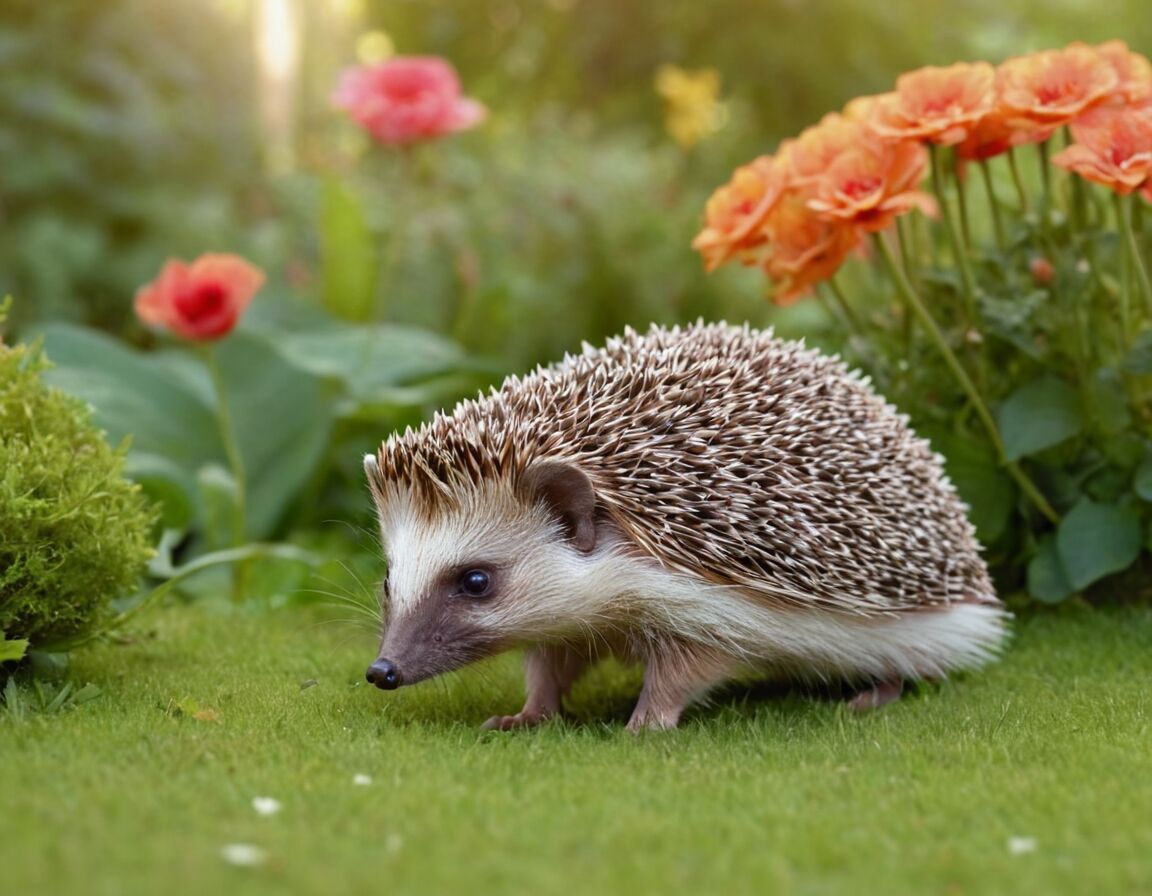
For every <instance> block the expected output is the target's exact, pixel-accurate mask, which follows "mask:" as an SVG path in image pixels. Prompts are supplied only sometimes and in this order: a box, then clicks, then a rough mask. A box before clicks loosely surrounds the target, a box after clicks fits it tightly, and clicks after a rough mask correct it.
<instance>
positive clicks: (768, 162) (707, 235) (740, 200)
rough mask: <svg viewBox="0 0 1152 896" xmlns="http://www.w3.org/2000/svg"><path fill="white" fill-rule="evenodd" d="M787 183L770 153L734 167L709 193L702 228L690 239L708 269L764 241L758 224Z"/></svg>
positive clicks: (762, 221) (761, 222) (783, 173)
mask: <svg viewBox="0 0 1152 896" xmlns="http://www.w3.org/2000/svg"><path fill="white" fill-rule="evenodd" d="M786 186H787V173H786V172H785V170H784V167H783V166H782V165H781V164H779V163H778V162H777V161H776V160H775V159H774V158H773V157H772V156H760V158H758V159H755V160H754V161H752V162H750V163H749V164H747V165H742V166H741V167H739V168H737V169H736V171H735V173H734V174H733V175H732V179H731V180H730V181H729V182H728V183H727V184H725V185H724V186H722V187H720V188H719V189H717V190H716V191H715V192H714V193H713V194H712V197H711V198H710V199H709V200H708V205H707V206H706V208H705V210H704V229H703V230H702V231H700V233H699V234H697V236H696V239H694V240H693V241H692V248H693V249H695V250H697V251H698V252H699V253H700V254H701V255H702V256H703V257H704V267H705V268H706V269H707V270H709V271H714V270H716V268H718V267H720V265H722V264H723V263H724V262H726V261H728V260H729V259H730V258H732V257H733V256H734V255H738V254H746V253H748V252H750V251H751V250H753V249H756V248H757V247H759V246H761V245H763V243H764V239H765V237H764V235H763V233H762V232H761V225H762V224H763V223H764V219H765V218H766V217H767V215H768V213H769V212H771V211H772V208H773V207H774V206H775V205H776V203H777V202H778V201H779V200H780V196H781V194H782V193H783V192H784V189H785V187H786Z"/></svg>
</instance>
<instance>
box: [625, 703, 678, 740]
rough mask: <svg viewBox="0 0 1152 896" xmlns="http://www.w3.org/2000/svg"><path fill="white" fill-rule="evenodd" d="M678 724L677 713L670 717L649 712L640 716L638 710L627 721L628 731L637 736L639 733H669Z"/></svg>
mask: <svg viewBox="0 0 1152 896" xmlns="http://www.w3.org/2000/svg"><path fill="white" fill-rule="evenodd" d="M679 723H680V713H679V711H677V712H676V713H675V714H672V715H668V714H665V715H658V714H656V713H651V712H646V713H643V714H641V712H640V710H639V709H638V710H637V711H636V712H634V713H632V718H631V719H629V720H628V730H629V731H630V732H632V733H633V734H639V733H640V732H641V731H671V730H672V729H673V728H675V727H676V726H677V725H678V724H679Z"/></svg>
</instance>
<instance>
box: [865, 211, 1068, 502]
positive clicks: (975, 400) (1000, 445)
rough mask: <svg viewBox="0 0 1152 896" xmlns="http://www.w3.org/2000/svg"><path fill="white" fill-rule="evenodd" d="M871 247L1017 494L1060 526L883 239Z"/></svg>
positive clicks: (876, 240)
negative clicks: (948, 372) (1009, 456)
mask: <svg viewBox="0 0 1152 896" xmlns="http://www.w3.org/2000/svg"><path fill="white" fill-rule="evenodd" d="M872 240H873V243H874V244H875V246H876V251H877V252H878V253H879V255H880V257H881V258H883V259H884V264H885V266H886V267H887V268H888V272H889V274H891V276H892V279H893V281H894V282H895V283H896V287H897V289H898V290H899V291H900V294H901V296H903V298H904V300H905V302H907V304H908V305H909V307H910V308H911V309H912V311H913V312H915V314H916V316H917V317H918V318H919V319H920V323H921V324H923V326H924V329H925V330H927V331H928V335H929V337H930V338H931V340H932V342H933V343H934V344H935V346H936V349H937V351H939V352H940V355H941V357H943V358H944V363H945V364H947V365H948V368H949V370H951V371H952V375H953V376H954V377H955V378H956V382H957V383H958V384H959V385H960V388H961V389H963V390H964V393H965V394H966V395H967V396H968V400H969V401H970V402H971V403H972V407H973V408H974V409H975V410H976V415H977V416H978V417H979V418H980V422H981V423H982V424H983V425H984V429H985V430H986V431H987V433H988V438H989V439H990V440H991V441H992V445H993V446H994V447H995V449H996V454H997V456H998V457H999V459H1000V463H1001V465H1002V466H1003V467H1004V469H1006V470H1007V471H1008V474H1009V475H1010V476H1011V477H1012V478H1013V479H1014V480H1015V481H1016V484H1017V485H1019V486H1020V490H1021V491H1022V492H1024V494H1025V495H1026V496H1027V497H1028V499H1029V500H1030V501H1031V502H1032V503H1033V504H1034V505H1035V506H1036V508H1037V510H1039V511H1040V512H1041V513H1042V514H1043V515H1044V517H1045V518H1046V519H1047V520H1049V522H1052V523H1058V522H1060V515H1059V514H1058V513H1056V511H1055V510H1054V509H1053V508H1052V505H1051V504H1049V503H1048V499H1047V498H1045V497H1044V495H1043V494H1042V493H1041V492H1040V490H1039V489H1038V488H1037V487H1036V485H1035V483H1033V482H1032V480H1031V479H1029V478H1028V474H1026V473H1025V472H1024V471H1023V470H1022V469H1021V468H1020V466H1019V465H1018V464H1016V463H1015V462H1014V461H1009V460H1008V459H1007V458H1006V457H1005V454H1004V442H1003V440H1002V439H1001V438H1000V430H999V428H998V427H997V426H996V421H995V420H994V419H993V418H992V413H991V411H989V410H988V405H987V404H986V403H985V401H984V398H983V396H982V395H981V394H980V390H979V389H977V388H976V384H975V383H974V382H973V381H972V378H971V377H970V376H969V375H968V371H966V370H965V369H964V366H963V365H962V364H961V363H960V359H959V358H957V357H956V353H955V352H953V351H952V347H951V346H949V345H948V340H946V339H945V338H944V334H943V333H942V332H941V331H940V327H939V325H938V324H937V323H936V319H935V318H934V317H932V315H931V313H930V312H929V311H928V309H927V308H926V307H925V306H924V303H923V302H922V301H921V300H920V296H919V295H917V293H916V290H914V289H913V288H912V284H911V283H909V282H908V277H907V276H906V275H905V274H904V271H903V270H902V269H901V268H900V265H899V264H898V263H897V261H896V258H895V256H893V254H892V249H891V248H890V247H889V246H888V244H887V243H886V242H885V241H884V238H883V237H881V236H880V234H878V233H874V234H873V235H872Z"/></svg>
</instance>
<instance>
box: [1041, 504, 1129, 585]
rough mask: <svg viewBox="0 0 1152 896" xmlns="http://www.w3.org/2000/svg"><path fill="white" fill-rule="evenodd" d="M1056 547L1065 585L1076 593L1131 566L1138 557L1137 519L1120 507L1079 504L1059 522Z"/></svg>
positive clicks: (1126, 509)
mask: <svg viewBox="0 0 1152 896" xmlns="http://www.w3.org/2000/svg"><path fill="white" fill-rule="evenodd" d="M1056 547H1057V551H1058V553H1059V556H1060V563H1061V565H1062V566H1063V568H1064V571H1065V573H1067V576H1068V583H1069V584H1070V585H1071V586H1072V588H1073V589H1075V590H1076V591H1079V590H1081V589H1083V588H1086V587H1087V586H1088V585H1091V584H1092V583H1093V582H1095V581H1098V580H1099V579H1102V578H1103V577H1104V576H1106V575H1109V574H1110V573H1114V572H1120V570H1122V569H1127V568H1128V567H1129V566H1130V565H1131V564H1132V562H1133V561H1134V560H1135V559H1136V557H1137V556H1138V555H1139V553H1140V515H1139V514H1138V513H1137V512H1136V510H1135V509H1133V508H1131V507H1125V506H1123V505H1120V504H1103V503H1099V504H1098V503H1094V502H1092V501H1088V500H1084V501H1081V502H1080V503H1079V504H1077V505H1076V506H1075V507H1074V508H1072V511H1071V512H1070V513H1069V514H1068V515H1067V516H1066V517H1064V519H1063V520H1061V521H1060V527H1059V528H1058V529H1057V531H1056Z"/></svg>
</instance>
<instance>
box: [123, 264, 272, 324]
mask: <svg viewBox="0 0 1152 896" xmlns="http://www.w3.org/2000/svg"><path fill="white" fill-rule="evenodd" d="M263 285H264V272H263V271H261V270H260V269H259V268H257V267H255V266H253V265H251V264H249V263H248V262H246V261H245V260H244V259H243V258H240V257H239V256H236V255H227V254H223V255H213V254H209V255H201V256H200V257H199V258H197V259H196V260H195V261H194V262H192V264H190V265H189V264H185V263H184V262H182V261H180V260H178V259H172V260H170V261H168V262H167V263H166V264H165V265H164V267H163V269H162V270H161V271H160V276H159V277H157V278H156V279H155V280H153V281H152V282H151V283H149V284H147V285H146V286H142V287H140V289H139V290H137V292H136V314H137V316H138V317H139V318H140V319H141V320H142V321H144V323H146V324H150V325H151V326H154V327H162V328H163V329H166V330H171V331H172V332H173V333H175V334H176V335H177V336H181V337H183V338H184V339H191V340H192V341H194V342H207V341H210V340H213V339H220V338H221V337H223V336H227V335H228V333H230V332H231V331H232V328H233V327H234V326H236V322H237V321H238V320H239V319H240V315H241V314H243V313H244V309H245V308H247V307H248V303H249V302H251V301H252V297H253V296H255V295H256V293H257V292H258V291H259V289H260V287H261V286H263Z"/></svg>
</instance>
